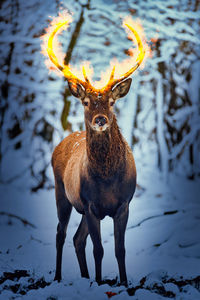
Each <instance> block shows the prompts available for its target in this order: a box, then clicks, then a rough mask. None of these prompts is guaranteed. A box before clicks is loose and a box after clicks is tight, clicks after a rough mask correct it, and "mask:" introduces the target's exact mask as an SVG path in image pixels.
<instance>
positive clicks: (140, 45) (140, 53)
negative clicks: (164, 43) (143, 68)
mask: <svg viewBox="0 0 200 300" xmlns="http://www.w3.org/2000/svg"><path fill="white" fill-rule="evenodd" d="M125 26H126V27H128V29H130V30H131V32H132V33H133V34H134V36H135V38H136V41H137V44H138V48H139V54H138V57H137V60H136V64H135V65H134V66H133V67H132V68H131V69H130V70H129V71H127V72H126V73H125V74H123V76H122V77H121V78H118V79H115V80H114V71H115V70H114V68H113V70H112V72H111V76H110V81H111V82H110V84H109V85H111V86H112V87H113V86H115V85H116V84H117V83H119V82H121V81H123V80H124V79H126V78H127V77H129V76H130V75H131V74H133V72H135V71H136V70H137V68H138V67H139V66H140V64H141V63H142V61H143V59H144V56H145V50H144V48H143V44H142V41H141V39H140V36H139V34H138V33H137V31H136V30H135V29H134V28H133V27H132V26H130V25H129V24H127V23H125Z"/></svg>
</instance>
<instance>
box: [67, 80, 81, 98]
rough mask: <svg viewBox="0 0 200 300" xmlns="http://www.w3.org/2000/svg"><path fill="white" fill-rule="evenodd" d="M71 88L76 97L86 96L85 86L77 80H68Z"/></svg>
mask: <svg viewBox="0 0 200 300" xmlns="http://www.w3.org/2000/svg"><path fill="white" fill-rule="evenodd" d="M68 86H69V90H70V92H71V93H72V95H73V96H74V97H76V98H80V99H82V100H83V99H84V98H85V89H84V87H83V86H82V85H81V84H79V83H76V82H73V81H68Z"/></svg>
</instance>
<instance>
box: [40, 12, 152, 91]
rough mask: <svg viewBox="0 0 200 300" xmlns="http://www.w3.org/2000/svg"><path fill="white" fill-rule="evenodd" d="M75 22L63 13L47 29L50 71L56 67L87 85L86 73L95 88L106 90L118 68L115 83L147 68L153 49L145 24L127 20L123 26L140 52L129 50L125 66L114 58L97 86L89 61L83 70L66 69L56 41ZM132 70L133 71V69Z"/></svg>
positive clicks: (45, 42) (45, 45) (45, 44)
mask: <svg viewBox="0 0 200 300" xmlns="http://www.w3.org/2000/svg"><path fill="white" fill-rule="evenodd" d="M71 22H72V16H71V15H70V14H69V13H67V12H64V13H60V14H59V16H58V17H55V18H53V20H52V22H51V23H50V26H49V27H48V28H47V29H46V34H45V35H43V37H42V40H43V43H42V53H43V54H44V55H45V56H47V57H48V59H47V60H46V65H47V67H48V68H49V70H55V66H56V67H57V68H58V69H59V70H61V71H62V73H63V74H64V76H66V77H67V78H71V79H73V78H76V77H78V78H79V79H80V80H82V81H84V80H85V79H84V73H85V75H86V74H87V78H88V79H89V81H90V82H91V84H92V85H93V87H94V88H96V89H103V88H105V86H107V84H109V82H110V75H111V72H112V70H113V68H115V71H114V79H115V78H121V77H122V78H123V76H124V75H126V76H127V75H128V76H130V75H131V74H132V73H133V71H134V70H135V69H137V68H138V66H139V65H140V66H142V67H143V66H144V61H145V60H146V58H147V57H148V56H150V52H151V51H150V47H149V46H148V44H147V42H146V38H145V34H144V30H143V27H142V25H141V22H140V21H139V20H136V21H133V20H132V18H131V17H130V16H128V17H126V18H125V19H124V20H123V24H122V26H123V27H124V28H125V30H126V32H127V34H128V39H130V40H132V41H133V42H134V43H136V44H137V45H138V47H137V49H135V48H130V49H128V50H127V53H128V54H129V57H128V58H127V59H125V60H124V61H122V62H118V61H117V59H116V58H114V59H113V60H112V61H111V62H110V66H109V67H108V69H107V70H106V71H104V72H102V73H101V79H100V80H99V81H95V82H93V81H92V75H93V68H92V66H91V63H90V62H89V61H86V62H83V63H82V65H81V66H80V67H79V68H75V67H74V66H72V65H70V64H69V65H67V66H66V65H64V63H63V62H64V55H63V53H62V52H61V45H60V44H59V43H58V40H57V38H56V37H57V34H60V33H61V32H62V31H63V30H64V29H66V28H67V27H68V26H69V24H70V23H71ZM49 58H50V59H49ZM130 66H133V67H132V68H131V69H130ZM62 73H61V74H62ZM129 73H130V74H129Z"/></svg>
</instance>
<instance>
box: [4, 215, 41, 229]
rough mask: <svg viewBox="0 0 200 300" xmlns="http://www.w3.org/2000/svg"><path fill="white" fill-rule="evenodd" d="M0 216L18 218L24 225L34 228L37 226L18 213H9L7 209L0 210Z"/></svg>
mask: <svg viewBox="0 0 200 300" xmlns="http://www.w3.org/2000/svg"><path fill="white" fill-rule="evenodd" d="M0 216H7V217H10V218H14V219H17V220H19V221H21V222H22V224H23V225H24V226H30V227H32V228H36V226H35V225H34V224H32V223H30V222H29V221H27V220H26V219H23V218H21V217H19V216H17V215H14V214H11V213H7V212H5V211H0Z"/></svg>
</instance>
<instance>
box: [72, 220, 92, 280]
mask: <svg viewBox="0 0 200 300" xmlns="http://www.w3.org/2000/svg"><path fill="white" fill-rule="evenodd" d="M88 234H89V232H88V225H87V220H86V217H85V215H83V216H82V220H81V223H80V225H79V227H78V229H77V231H76V234H75V235H74V239H73V240H74V247H75V249H76V255H77V258H78V262H79V267H80V271H81V276H82V277H85V278H89V273H88V267H87V261H86V256H85V247H86V240H87V236H88Z"/></svg>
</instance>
